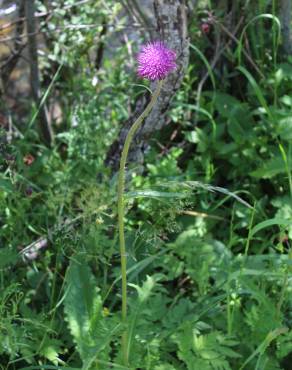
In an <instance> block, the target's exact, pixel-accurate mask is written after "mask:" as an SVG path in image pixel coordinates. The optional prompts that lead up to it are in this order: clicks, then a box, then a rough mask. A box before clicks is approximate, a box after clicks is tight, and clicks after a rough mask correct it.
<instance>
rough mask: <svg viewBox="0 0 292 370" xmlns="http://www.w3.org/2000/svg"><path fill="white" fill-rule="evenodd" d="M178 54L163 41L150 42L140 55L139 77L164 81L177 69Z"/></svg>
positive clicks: (138, 59) (138, 58)
mask: <svg viewBox="0 0 292 370" xmlns="http://www.w3.org/2000/svg"><path fill="white" fill-rule="evenodd" d="M175 59H176V53H175V52H174V51H173V50H171V49H169V48H168V47H167V46H166V45H165V44H164V43H163V42H162V41H155V42H149V43H148V44H147V45H144V46H143V48H142V51H141V52H140V53H139V54H138V57H137V61H138V75H139V76H140V77H144V78H147V79H148V80H151V81H155V80H163V79H164V78H165V77H166V76H167V75H168V74H169V73H170V72H172V71H173V70H174V69H175V68H176V63H175Z"/></svg>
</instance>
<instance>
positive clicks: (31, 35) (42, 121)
mask: <svg viewBox="0 0 292 370" xmlns="http://www.w3.org/2000/svg"><path fill="white" fill-rule="evenodd" d="M24 1H25V13H26V27H27V39H28V51H29V60H30V86H31V92H32V96H33V99H34V101H35V103H36V105H37V107H38V109H39V128H40V132H41V134H42V136H43V139H44V140H45V142H46V143H47V144H48V145H51V143H52V141H53V132H52V129H51V125H50V120H49V115H48V110H47V107H46V105H45V104H43V105H41V89H40V79H39V63H38V52H37V50H38V49H37V29H36V21H35V0H24Z"/></svg>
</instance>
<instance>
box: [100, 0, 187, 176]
mask: <svg viewBox="0 0 292 370" xmlns="http://www.w3.org/2000/svg"><path fill="white" fill-rule="evenodd" d="M153 12H154V15H155V25H154V26H155V28H156V32H155V39H156V40H162V41H164V42H165V43H166V44H167V46H168V47H170V48H172V49H173V50H175V51H176V53H177V65H178V67H177V69H176V71H175V72H174V73H172V74H171V75H169V76H168V77H167V79H166V81H165V83H164V85H163V88H162V91H161V94H160V96H159V98H158V102H157V104H156V105H155V107H154V108H153V110H152V111H151V113H150V114H149V116H148V117H147V118H146V119H145V121H144V124H143V126H142V127H141V129H140V130H139V132H138V133H137V135H136V136H135V139H134V142H133V145H132V146H131V150H130V153H129V161H135V163H136V164H138V165H139V164H142V163H143V158H144V152H145V149H146V147H147V145H148V144H147V139H148V138H149V137H150V136H151V135H152V134H153V133H154V132H155V131H157V130H160V129H161V128H162V127H163V126H164V125H165V124H167V117H166V115H165V113H166V111H167V110H168V107H169V105H170V101H171V99H172V97H173V96H174V95H175V93H176V91H177V90H178V89H179V87H180V85H181V82H182V79H183V76H184V72H185V69H186V68H187V66H188V60H189V42H188V37H187V15H186V5H185V1H182V0H154V1H153ZM150 88H151V90H152V91H154V89H155V83H152V84H151V86H150ZM148 101H149V94H147V93H145V95H144V96H142V97H141V98H139V99H138V100H137V102H136V106H135V110H134V113H133V115H132V117H130V118H129V119H128V120H127V121H126V122H125V123H123V124H122V128H121V131H120V133H119V136H118V139H117V140H116V141H115V142H114V143H113V144H112V145H111V147H110V149H109V151H108V153H107V158H106V161H105V163H106V164H107V165H108V166H110V167H111V169H112V170H113V171H117V170H118V166H119V160H120V154H121V152H122V148H123V145H124V142H125V138H126V136H127V132H128V130H129V128H130V127H131V126H132V124H133V122H134V120H135V118H136V117H137V116H138V115H139V114H140V113H141V112H142V111H143V110H144V108H145V106H146V105H147V104H148Z"/></svg>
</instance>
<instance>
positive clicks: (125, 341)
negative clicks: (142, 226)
mask: <svg viewBox="0 0 292 370" xmlns="http://www.w3.org/2000/svg"><path fill="white" fill-rule="evenodd" d="M162 83H163V80H162V81H158V84H157V88H156V90H155V92H154V93H153V95H152V97H151V100H150V102H149V104H148V105H147V107H146V108H145V110H144V111H143V113H141V115H140V116H139V117H138V118H137V120H136V121H135V122H134V123H133V125H132V127H131V128H130V130H129V132H128V135H127V137H126V141H125V144H124V147H123V151H122V155H121V160H120V170H119V178H118V223H119V239H120V254H121V272H122V321H123V323H124V324H125V325H126V329H125V331H124V333H123V335H122V353H123V361H124V365H128V357H129V356H128V348H127V347H128V329H127V255H126V245H125V230H124V216H125V205H124V190H125V172H126V162H127V157H128V153H129V148H130V144H131V142H132V140H133V137H134V135H135V133H136V132H137V130H138V129H139V128H140V126H141V124H142V122H143V120H144V119H145V118H146V117H147V116H148V114H149V113H150V111H151V110H152V108H153V106H154V105H155V103H156V101H157V98H158V96H159V94H160V91H161V87H162Z"/></svg>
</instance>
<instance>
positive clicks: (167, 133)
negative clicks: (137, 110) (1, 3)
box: [0, 0, 292, 370]
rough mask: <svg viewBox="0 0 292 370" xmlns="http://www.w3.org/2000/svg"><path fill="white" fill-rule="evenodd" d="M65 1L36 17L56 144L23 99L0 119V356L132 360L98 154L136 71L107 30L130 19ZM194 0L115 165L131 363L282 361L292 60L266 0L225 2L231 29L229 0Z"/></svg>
mask: <svg viewBox="0 0 292 370" xmlns="http://www.w3.org/2000/svg"><path fill="white" fill-rule="evenodd" d="M46 3H49V2H41V1H39V2H38V12H46V11H48V10H49V9H48V8H47V5H45V4H46ZM53 3H54V4H53ZM55 3H56V2H52V6H56V4H55ZM74 3H75V2H74V1H73V0H64V1H63V2H62V6H59V7H58V8H57V9H55V10H54V15H52V18H50V22H47V21H46V20H45V19H44V18H41V17H40V26H41V28H42V30H43V31H44V33H45V38H46V40H45V41H46V45H47V48H48V50H47V52H46V53H43V54H42V55H40V69H41V74H42V76H43V81H42V84H43V86H44V87H45V86H46V84H47V81H52V80H53V85H52V86H51V87H52V90H51V91H50V93H49V94H48V98H47V99H49V98H50V99H52V100H54V99H57V100H58V102H59V103H60V105H61V107H62V112H63V118H62V122H60V123H58V125H54V129H55V131H56V141H55V144H54V146H53V147H52V148H46V147H45V146H44V145H43V144H42V143H41V141H40V138H39V137H38V135H37V133H36V131H35V129H34V128H33V127H28V126H27V124H26V123H27V122H29V121H30V117H28V116H26V117H25V120H24V121H23V122H22V123H23V124H22V123H21V125H19V126H17V130H18V131H17V132H18V133H19V136H16V137H15V138H13V140H12V142H11V143H10V142H9V141H7V140H6V136H7V135H6V133H5V131H4V130H1V133H0V154H1V159H0V166H1V174H0V223H1V230H0V244H1V248H0V364H1V369H2V368H3V369H5V370H10V369H13V370H16V369H26V368H27V369H29V368H31V369H33V368H34V369H60V368H64V369H65V368H68V369H70V368H71V369H84V370H85V369H88V370H93V369H94V370H95V369H98V370H99V369H101V370H109V369H120V370H122V369H127V367H124V366H122V365H121V353H120V336H121V333H122V331H123V329H124V328H123V326H122V324H121V320H120V319H121V317H120V316H121V315H120V314H121V307H120V300H121V297H120V278H121V277H120V265H119V251H118V243H117V239H118V235H117V230H116V221H117V220H116V219H117V211H116V176H112V174H111V173H110V170H109V168H107V167H106V166H105V165H104V159H105V157H106V154H107V151H108V148H109V147H110V145H111V144H112V142H113V141H114V139H115V138H116V137H117V135H118V132H119V129H120V124H121V123H122V122H124V121H125V120H126V119H127V118H128V116H129V113H130V114H131V110H132V106H134V104H135V101H134V100H133V99H134V97H135V96H137V95H139V94H142V93H143V92H144V87H143V88H141V86H139V85H137V86H134V85H132V83H133V82H134V79H135V74H134V72H131V71H132V70H133V65H132V48H133V51H135V50H136V43H134V42H132V41H130V42H129V43H127V45H124V41H123V43H119V42H118V39H119V38H120V37H125V35H126V34H127V32H128V29H127V28H124V23H123V22H124V21H125V12H121V4H118V3H117V2H113V1H106V2H102V1H99V0H95V1H91V2H84V3H83V4H81V5H82V7H81V6H80V8H77V7H76V6H74ZM198 3H199V4H198V8H197V9H194V12H193V14H191V16H190V17H189V20H190V22H189V35H190V37H191V40H190V41H191V48H190V64H189V68H188V71H187V73H186V76H185V79H184V81H183V85H182V87H181V89H180V90H179V91H178V92H177V94H176V96H175V98H174V100H173V101H172V102H171V104H170V108H169V111H168V113H167V114H168V119H169V121H170V123H169V124H168V125H167V126H166V127H165V128H164V129H163V130H161V131H160V132H158V133H157V134H156V135H155V136H154V137H153V138H151V139H150V140H149V144H150V150H148V151H147V152H146V154H145V171H144V172H143V173H141V172H139V171H137V170H136V167H135V164H133V165H131V166H129V171H128V174H129V177H128V178H127V186H126V188H127V194H126V195H127V199H126V202H127V209H128V213H127V219H126V244H127V252H128V266H127V267H128V282H129V284H128V291H129V299H128V308H129V322H128V325H129V338H128V351H129V358H130V365H129V367H128V370H129V369H131V370H134V369H142V370H153V369H154V370H192V369H194V370H197V369H198V370H204V369H206V370H230V369H232V370H239V369H246V370H249V369H251V370H254V369H257V370H276V369H281V370H286V369H287V370H288V369H290V366H291V365H290V363H291V353H292V346H291V342H292V332H291V326H292V315H291V307H292V299H291V289H292V286H291V271H292V270H291V268H292V262H291V261H292V259H291V243H292V221H291V220H292V201H291V195H292V180H291V166H292V145H291V139H292V134H291V128H292V121H291V107H292V99H291V93H292V88H291V80H292V60H291V57H288V58H285V57H284V56H283V55H282V53H281V40H279V33H278V20H277V18H276V12H277V9H275V6H276V5H275V4H274V5H273V3H275V2H270V1H264V0H261V1H259V2H250V1H238V2H233V3H234V4H233V10H232V11H233V12H234V13H232V14H233V16H234V17H235V19H237V17H238V16H239V14H240V17H241V16H242V17H243V18H242V19H243V23H242V24H241V21H240V22H239V29H238V32H237V33H236V32H235V33H234V35H235V37H236V38H237V39H238V42H236V39H232V42H231V41H230V40H229V36H230V35H228V34H227V33H226V32H225V31H224V29H223V28H222V27H221V25H223V26H224V27H225V29H226V27H227V23H226V20H225V15H226V14H229V10H228V9H226V8H225V5H224V4H225V2H220V6H219V5H218V8H215V7H214V4H213V3H214V2H207V1H200V2H198ZM226 4H227V2H226ZM68 9H70V10H68ZM81 10H82V11H81ZM206 10H212V12H211V13H208V15H206ZM212 17H215V18H212ZM233 22H234V20H233V19H232V20H231V23H233ZM204 23H207V24H208V25H209V27H210V31H209V33H204V32H203V31H202V28H201V25H202V24H204ZM228 24H229V23H228ZM105 25H108V28H107V30H106V31H105V33H102V32H103V30H104V26H105ZM81 26H82V27H81ZM134 27H136V23H135V24H134ZM117 30H118V31H119V32H117ZM229 31H230V32H231V33H232V34H233V30H232V29H231V30H229ZM217 36H218V38H217ZM127 37H128V36H127ZM217 42H219V44H218V45H217V44H216V43H217ZM221 42H222V45H221V44H220V43H221ZM225 42H226V44H225ZM214 45H217V47H218V48H219V49H218V50H219V51H220V52H219V54H218V60H216V58H217V54H215V56H214V55H213V53H214ZM100 46H102V48H104V54H103V59H102V63H101V64H100V65H99V66H98V67H96V64H95V62H96V59H95V57H96V52H97V50H98V49H99V47H100ZM219 46H221V47H219ZM215 49H216V48H215ZM216 50H217V49H216ZM213 58H215V59H214V60H215V62H214V61H213ZM239 62H240V63H239ZM214 63H215V64H214ZM239 64H240V65H239ZM60 66H61V67H60ZM59 68H60V69H59ZM56 71H59V72H58V73H57V74H56ZM205 73H207V74H208V78H207V79H206V80H205V79H204V75H205ZM54 76H55V80H54ZM203 80H204V83H203V84H202V85H200V86H202V89H201V90H200V89H198V86H199V84H200V83H201V82H202V81H203ZM215 88H216V89H215ZM132 97H133V99H132ZM27 106H29V104H27ZM31 114H32V116H33V114H34V112H31ZM17 118H18V117H15V118H14V117H13V119H12V129H13V127H14V124H16V122H17ZM28 155H31V156H32V158H33V160H32V163H29V164H28V160H27V158H28V157H27V156H28ZM44 238H45V241H46V243H45V244H46V245H45V247H44V248H42V249H40V250H39V251H37V253H36V255H32V256H33V257H32V258H31V259H25V258H24V253H23V251H24V248H25V247H28V248H32V246H35V242H36V241H38V240H44ZM31 243H33V244H31Z"/></svg>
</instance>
